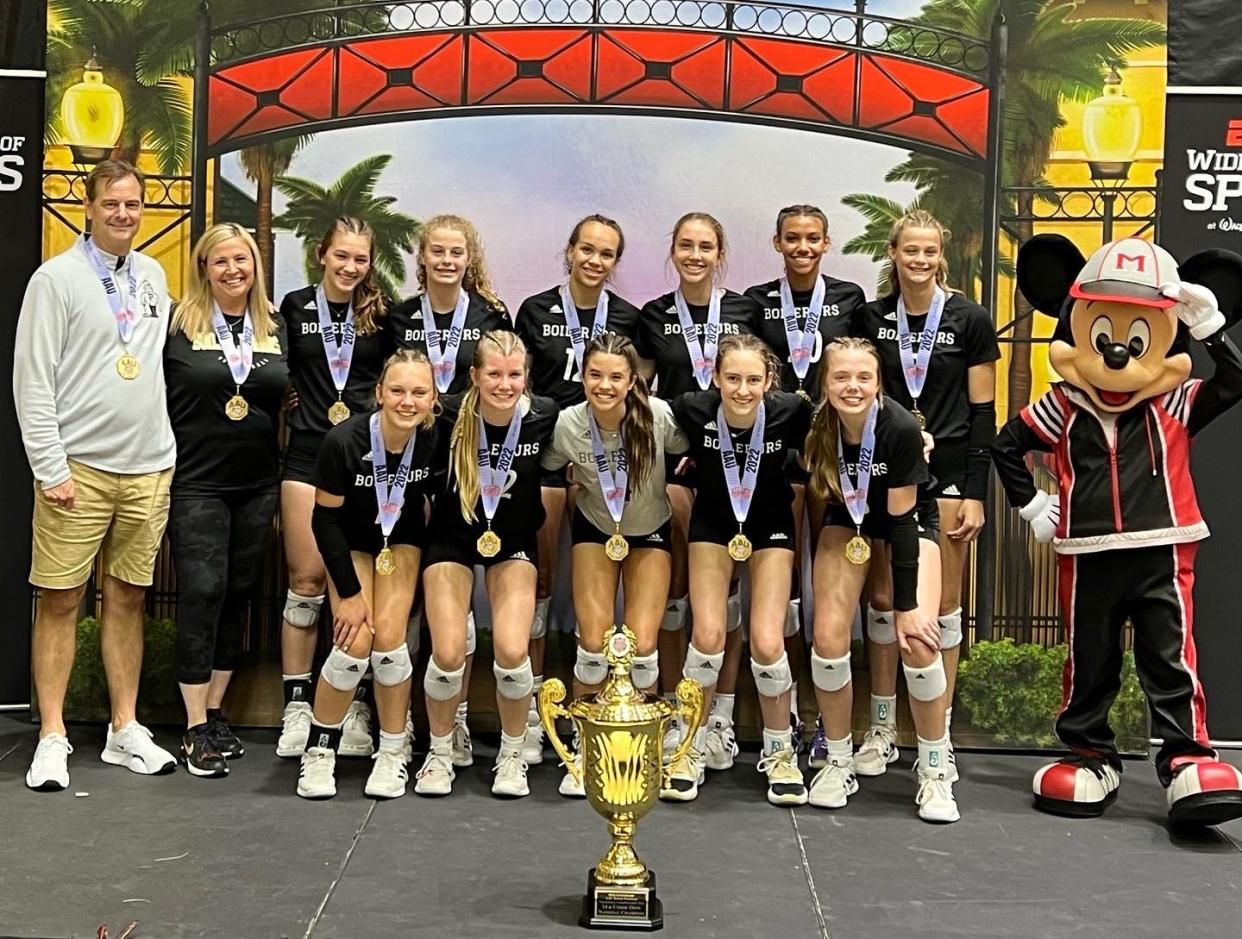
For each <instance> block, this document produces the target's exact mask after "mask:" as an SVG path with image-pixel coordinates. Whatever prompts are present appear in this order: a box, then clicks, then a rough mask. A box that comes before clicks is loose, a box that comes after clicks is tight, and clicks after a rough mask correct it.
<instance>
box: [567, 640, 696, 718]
mask: <svg viewBox="0 0 1242 939" xmlns="http://www.w3.org/2000/svg"><path fill="white" fill-rule="evenodd" d="M637 649H638V641H637V639H635V637H634V632H633V630H631V629H630V628H629V627H628V626H626V625H625V624H624V623H619V624H617V625H616V626H614V627H613V628H612V632H610V633H609V634H608V635H607V636H606V637H605V639H604V658H605V659H606V660H607V662H608V666H609V674H608V679H607V681H606V682H605V683H604V687H603V688H602V689H601V690H600V692H599V694H597V695H595V696H594V697H593V698H592V697H586V698H580V699H579V700H577V701H575V702H574V703H573V705H572V706H571V707H570V712H571V713H572V714H573V716H574V717H577V718H582V719H584V720H587V721H591V722H599V723H613V722H633V721H650V720H659V719H660V718H664V717H667V716H668V715H669V714H670V713H672V708H671V707H670V706H669V705H668V703H667V702H665V701H663V700H661V699H659V698H650V699H649V698H648V697H647V695H645V694H643V693H642V692H641V691H639V690H638V689H637V688H635V687H634V682H633V681H632V680H631V678H630V669H631V668H632V667H633V664H634V653H635V652H636V651H637Z"/></svg>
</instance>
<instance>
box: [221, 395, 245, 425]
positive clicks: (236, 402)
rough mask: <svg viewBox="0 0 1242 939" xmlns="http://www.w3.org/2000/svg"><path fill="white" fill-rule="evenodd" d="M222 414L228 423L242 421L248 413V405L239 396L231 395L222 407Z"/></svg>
mask: <svg viewBox="0 0 1242 939" xmlns="http://www.w3.org/2000/svg"><path fill="white" fill-rule="evenodd" d="M224 413H225V414H227V415H228V418H229V420H230V421H240V420H243V419H244V418H245V417H246V415H247V414H249V413H250V403H249V402H248V401H247V400H246V399H245V398H243V397H242V396H241V395H233V397H231V398H229V400H228V401H227V402H226V403H225V405H224Z"/></svg>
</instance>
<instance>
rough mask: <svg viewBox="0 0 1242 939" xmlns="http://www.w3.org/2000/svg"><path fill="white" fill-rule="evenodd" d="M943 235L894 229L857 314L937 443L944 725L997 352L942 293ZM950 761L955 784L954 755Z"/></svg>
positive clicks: (963, 304) (871, 621)
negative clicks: (870, 293) (886, 268)
mask: <svg viewBox="0 0 1242 939" xmlns="http://www.w3.org/2000/svg"><path fill="white" fill-rule="evenodd" d="M947 236H948V232H947V231H945V229H944V226H942V225H941V224H940V223H939V222H938V221H936V219H935V218H934V217H932V216H931V215H930V214H928V213H927V212H925V211H922V210H919V211H915V212H911V213H908V214H907V215H905V216H903V217H902V218H900V219H898V220H897V222H896V223H895V224H894V225H893V228H892V231H891V232H890V233H889V239H888V245H889V246H888V256H889V262H890V264H891V265H892V267H891V270H890V273H889V293H888V295H887V296H885V297H884V298H882V299H880V300H876V301H874V302H872V303H869V304H867V305H866V307H864V308H863V311H862V313H861V314H860V316H859V330H858V333H857V334H858V335H861V336H865V337H866V338H868V339H870V340H871V341H872V342H873V343H875V346H876V348H877V349H878V350H879V354H880V360H881V362H882V363H883V377H884V386H885V387H886V388H887V389H888V391H889V394H890V395H891V396H892V397H893V399H894V400H896V401H898V402H899V403H900V404H901V405H902V406H903V407H905V408H907V409H908V410H910V411H911V413H913V414H914V416H915V418H916V419H917V420H918V421H919V423H920V426H923V427H924V429H925V430H926V431H927V433H929V434H931V436H932V437H933V438H934V440H935V449H934V450H933V451H932V454H931V476H932V486H933V494H934V496H935V497H936V499H937V500H938V502H939V506H938V507H939V511H940V517H941V518H942V519H944V530H943V531H942V532H941V535H940V556H941V559H942V573H941V576H942V579H941V587H940V610H939V619H940V630H941V648H942V649H943V650H944V660H945V673H946V675H947V680H948V692H947V696H946V700H947V702H948V705H949V711H948V717H946V720H950V721H951V719H952V706H953V688H954V681H955V678H956V676H957V661H958V655H959V652H960V648H959V647H960V644H961V641H962V570H963V568H964V566H965V564H966V560H967V556H968V554H969V551H970V544H971V542H973V541H974V540H975V538H976V536H977V535H978V534H979V530H980V529H981V528H982V527H983V520H984V519H983V502H984V500H985V499H986V498H987V490H988V473H989V471H990V469H991V456H990V450H989V448H990V446H991V442H992V438H993V437H994V436H995V434H996V406H995V403H994V399H995V396H996V360H997V359H999V358H1000V348H999V346H998V345H997V342H996V333H995V331H994V329H993V328H992V318H991V316H990V315H989V314H988V312H987V310H985V309H983V307H981V306H979V305H978V304H976V303H971V302H970V301H969V300H967V299H966V298H965V297H963V296H962V295H961V294H959V293H956V292H953V291H951V290H950V289H949V288H948V283H947V281H948V265H947V264H946V262H945V258H944V242H945V238H946V237H947ZM878 568H879V566H878V565H877V573H879V574H881V576H880V577H878V578H877V579H876V580H874V581H873V583H872V585H871V604H870V607H869V608H868V610H867V634H868V639H869V644H868V659H869V662H870V669H871V689H872V696H871V727H870V729H869V730H868V731H867V734H866V736H865V737H864V740H863V745H862V748H861V749H860V750H859V754H858V772H859V773H860V774H862V775H865V776H878V775H880V774H881V773H883V772H884V771H885V769H886V768H887V766H888V764H889V763H891V762H893V761H894V760H895V759H897V748H896V745H895V744H896V740H897V735H896V717H895V714H894V705H895V703H896V694H897V646H896V635H895V634H894V632H893V625H892V623H893V617H892V613H891V610H892V607H891V595H892V588H891V585H889V584H888V582H887V579H886V578H885V577H883V576H882V571H881V570H879V569H878ZM945 732H946V733H949V728H948V726H947V725H946V731H945ZM949 759H950V762H951V766H950V769H951V774H952V775H953V776H954V777H955V778H956V764H955V762H954V760H953V756H952V750H951V749H950V757H949Z"/></svg>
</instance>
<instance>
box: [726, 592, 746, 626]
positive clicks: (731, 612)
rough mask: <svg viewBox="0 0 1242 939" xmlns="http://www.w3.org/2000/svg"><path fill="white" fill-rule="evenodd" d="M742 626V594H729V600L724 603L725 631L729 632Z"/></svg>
mask: <svg viewBox="0 0 1242 939" xmlns="http://www.w3.org/2000/svg"><path fill="white" fill-rule="evenodd" d="M741 628H742V595H741V594H740V593H731V594H729V601H728V603H726V604H725V632H727V633H731V632H734V631H735V630H738V629H741Z"/></svg>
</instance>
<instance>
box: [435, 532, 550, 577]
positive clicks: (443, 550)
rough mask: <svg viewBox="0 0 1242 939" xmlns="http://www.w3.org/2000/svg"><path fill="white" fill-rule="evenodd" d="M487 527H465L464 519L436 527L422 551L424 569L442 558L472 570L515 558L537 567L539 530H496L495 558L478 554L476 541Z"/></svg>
mask: <svg viewBox="0 0 1242 939" xmlns="http://www.w3.org/2000/svg"><path fill="white" fill-rule="evenodd" d="M486 530H487V526H485V525H481V524H476V525H472V526H471V527H469V528H466V527H465V523H464V522H463V523H462V525H454V526H451V527H449V528H447V529H446V528H445V526H439V530H438V531H435V532H433V533H432V534H431V537H430V538H429V541H430V542H431V543H430V544H429V545H428V546H427V550H426V551H425V552H423V570H426V569H427V568H429V567H431V565H432V564H440V563H442V562H444V561H449V562H451V563H454V564H461V565H462V566H463V567H469V568H472V569H473V567H474V566H475V565H476V564H482V565H483V567H484V568H488V567H491V566H492V565H494V564H499V563H501V562H502V561H514V560H517V561H528V562H529V563H531V564H533V565H535V566H536V567H538V566H539V538H538V532H535V531H531V532H523V533H522V534H521V535H519V536H513V535H508V534H506V533H502V532H497V534H498V535H500V553H499V554H497V555H496V556H495V557H490V558H485V557H483V555H481V554H479V549H478V546H477V541H478V538H479V536H480V535H481V534H483V532H484V531H486Z"/></svg>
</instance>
